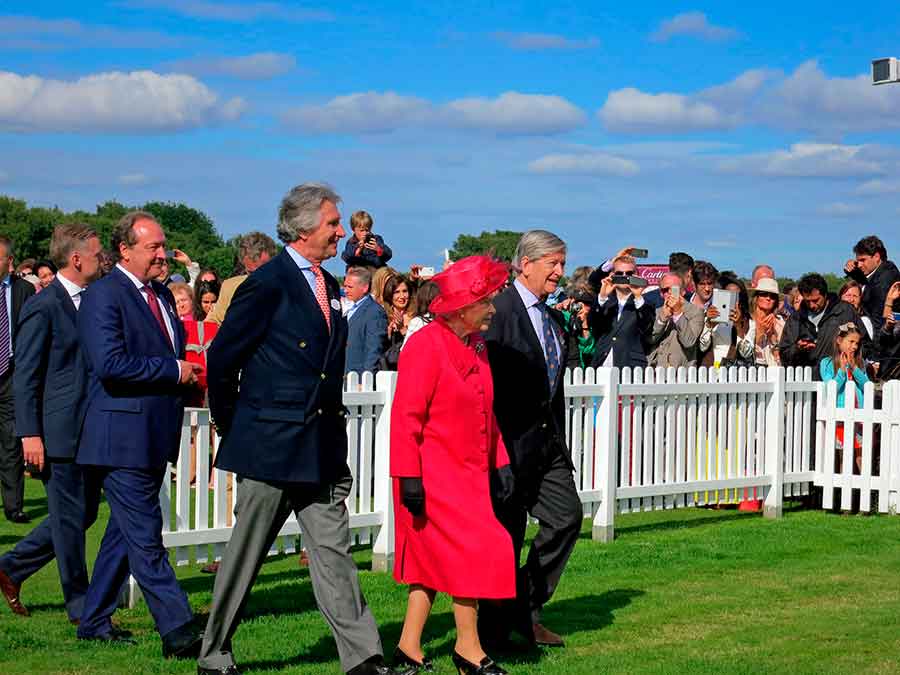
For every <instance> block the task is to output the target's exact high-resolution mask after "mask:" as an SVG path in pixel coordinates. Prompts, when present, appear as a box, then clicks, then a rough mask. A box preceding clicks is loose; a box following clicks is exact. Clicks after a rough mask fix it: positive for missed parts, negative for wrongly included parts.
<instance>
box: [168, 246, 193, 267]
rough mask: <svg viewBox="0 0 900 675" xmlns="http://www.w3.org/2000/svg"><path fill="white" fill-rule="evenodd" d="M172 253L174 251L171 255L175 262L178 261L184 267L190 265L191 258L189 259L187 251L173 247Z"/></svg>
mask: <svg viewBox="0 0 900 675" xmlns="http://www.w3.org/2000/svg"><path fill="white" fill-rule="evenodd" d="M172 253H174V255H173V256H172V257H173V258H174V259H175V261H176V262H180V263H181V264H182V265H184V266H185V267H189V266H190V264H191V262H192V260H191V259H190V257H188V254H187V253H185V252H184V251H181V250H179V249H177V248H176V249H173V250H172Z"/></svg>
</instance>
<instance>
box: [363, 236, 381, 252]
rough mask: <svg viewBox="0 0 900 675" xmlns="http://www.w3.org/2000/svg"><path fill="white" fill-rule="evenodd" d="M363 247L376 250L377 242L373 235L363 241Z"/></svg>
mask: <svg viewBox="0 0 900 675" xmlns="http://www.w3.org/2000/svg"><path fill="white" fill-rule="evenodd" d="M365 248H367V249H369V250H370V251H378V242H376V241H375V238H374V237H373V238H372V239H369V240H368V241H367V242H366V243H365Z"/></svg>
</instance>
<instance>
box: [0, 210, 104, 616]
mask: <svg viewBox="0 0 900 675" xmlns="http://www.w3.org/2000/svg"><path fill="white" fill-rule="evenodd" d="M101 249H102V247H101V245H100V239H99V238H98V237H97V233H96V232H95V231H94V230H92V229H91V228H89V227H87V226H86V225H81V224H77V223H73V224H67V225H60V226H59V227H57V228H56V229H54V231H53V236H52V238H51V240H50V256H51V257H52V258H53V260H54V262H55V263H56V265H57V266H58V267H59V271H58V272H57V274H56V278H55V279H54V280H53V281H51V282H50V284H49V285H48V286H47V288H46V289H45V290H44V291H43V292H42V293H40V294H38V295H36V296H35V297H34V298H33V299H32V300H31V301H30V302H27V303H25V306H24V307H23V308H22V313H21V315H20V317H19V329H18V331H17V334H16V370H15V373H14V374H13V394H14V397H15V400H16V435H17V436H18V437H19V438H20V439H21V441H22V447H23V449H24V457H25V463H26V465H30V466H31V467H32V470H33V471H36V472H39V474H40V476H41V479H42V480H43V482H44V487H45V489H46V490H47V517H46V518H45V519H44V520H43V522H41V524H40V525H38V526H37V527H36V528H34V529H33V530H32V531H31V532H30V533H29V534H28V536H26V537H25V538H24V539H22V540H21V541H19V543H18V544H16V547H15V548H14V549H13V550H12V551H9V552H8V553H6V554H5V555H3V556H2V557H0V590H2V591H3V595H4V597H5V598H6V602H7V604H9V606H10V608H11V609H12V610H13V612H15V613H16V614H20V615H22V616H28V610H27V609H26V608H25V606H24V605H23V604H22V602H21V600H20V599H19V590H20V588H21V586H22V583H23V582H24V581H25V580H26V579H28V578H29V577H30V576H31V575H32V574H34V573H35V572H37V571H38V570H39V569H41V568H42V567H43V566H44V565H46V564H47V563H49V562H50V561H51V560H53V559H54V558H56V562H57V566H58V568H59V578H60V582H61V584H62V592H63V598H64V599H65V603H66V611H67V613H68V615H69V620H70V621H72V622H77V621H78V620H79V619H80V618H81V610H82V608H83V607H84V595H85V593H86V592H87V587H88V573H87V565H86V564H85V557H84V532H85V529H87V528H88V527H90V526H91V524H93V522H94V521H95V520H96V519H97V506H98V504H99V497H100V495H99V490H92V491H91V495H90V497H87V496H86V493H85V484H84V477H83V475H82V471H81V467H80V466H78V465H77V464H75V462H74V459H75V450H76V449H77V447H78V436H79V434H80V431H81V421H82V419H83V417H84V395H85V390H86V386H85V385H86V380H87V370H86V367H85V364H84V358H83V357H82V354H81V350H80V349H79V347H78V334H77V332H76V330H75V317H76V312H77V311H78V307H79V304H80V302H81V293H82V291H83V290H84V288H85V286H87V285H88V284H89V283H90V282H92V281H94V280H95V279H96V278H97V277H98V276H99V275H100V258H99V254H100V251H101Z"/></svg>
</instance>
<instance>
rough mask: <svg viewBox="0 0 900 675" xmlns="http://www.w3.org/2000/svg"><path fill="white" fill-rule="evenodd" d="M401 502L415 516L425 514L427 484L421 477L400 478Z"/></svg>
mask: <svg viewBox="0 0 900 675" xmlns="http://www.w3.org/2000/svg"><path fill="white" fill-rule="evenodd" d="M400 503H401V504H403V506H405V507H406V510H407V511H409V512H410V513H411V514H412V515H413V517H414V518H418V517H420V516H423V515H425V486H424V485H423V484H422V479H421V478H401V479H400Z"/></svg>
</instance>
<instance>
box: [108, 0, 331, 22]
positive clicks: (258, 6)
mask: <svg viewBox="0 0 900 675" xmlns="http://www.w3.org/2000/svg"><path fill="white" fill-rule="evenodd" d="M118 4H119V6H121V7H130V8H134V9H161V10H166V11H169V12H172V13H173V14H177V15H179V16H185V17H188V18H191V19H208V20H211V21H226V22H233V23H246V22H250V21H265V20H271V21H289V22H291V23H305V22H308V21H333V20H334V15H333V14H332V13H331V12H328V11H325V10H321V9H309V8H304V7H295V6H292V5H291V4H290V3H281V2H220V1H218V0H124V1H123V2H120V3H118Z"/></svg>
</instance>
